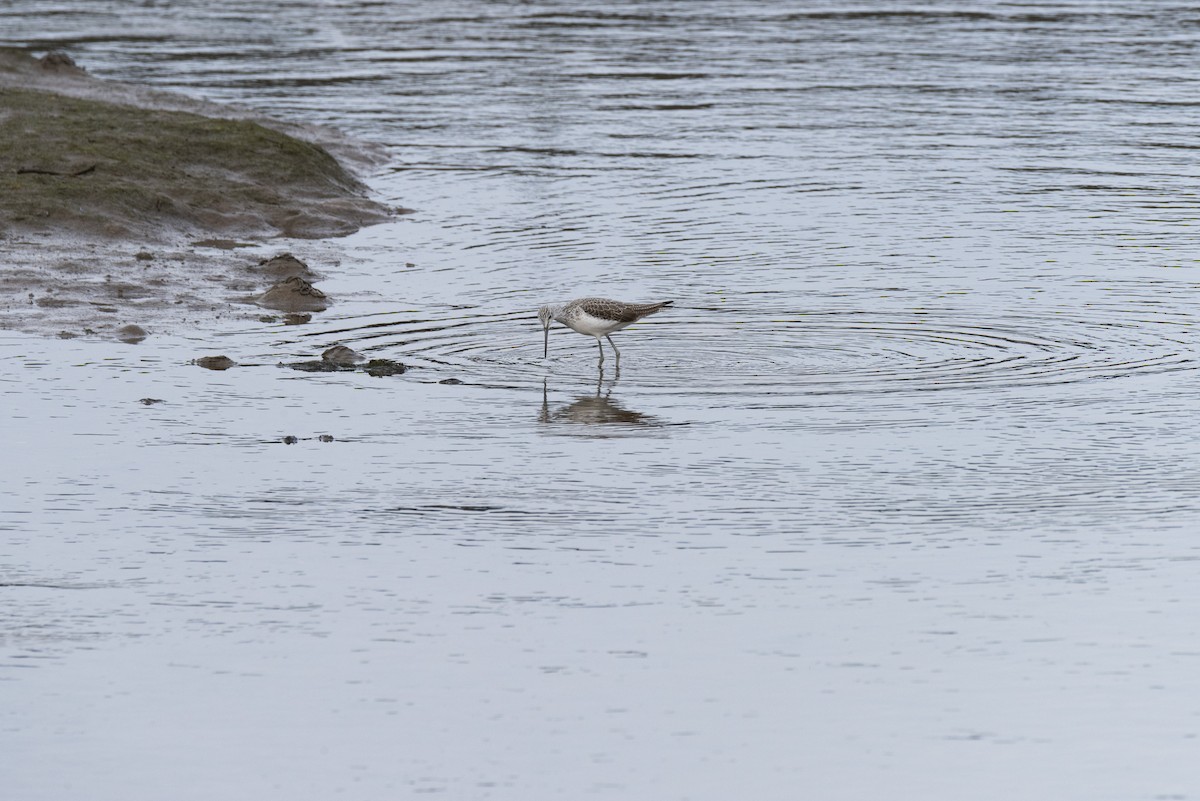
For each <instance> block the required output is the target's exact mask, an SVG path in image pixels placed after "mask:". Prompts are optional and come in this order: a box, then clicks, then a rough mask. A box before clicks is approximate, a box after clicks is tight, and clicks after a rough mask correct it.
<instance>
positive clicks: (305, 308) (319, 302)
mask: <svg viewBox="0 0 1200 801" xmlns="http://www.w3.org/2000/svg"><path fill="white" fill-rule="evenodd" d="M254 302H255V303H257V304H258V305H259V306H264V307H266V308H268V309H279V310H280V311H285V312H314V311H325V310H326V309H327V308H329V301H328V300H327V299H326V297H325V293H324V292H322V291H321V290H319V289H317V288H316V287H315V286H313V285H312V284H310V283H309V282H308V281H305V280H304V279H303V278H301V277H300V276H298V275H293V276H290V277H289V278H285V279H284V280H282V281H280V282H279V283H278V284H276V285H275V286H273V287H271V288H270V289H268V290H267V291H266V292H264V293H262V294H261V295H259V296H258V297H257V298H255V301H254Z"/></svg>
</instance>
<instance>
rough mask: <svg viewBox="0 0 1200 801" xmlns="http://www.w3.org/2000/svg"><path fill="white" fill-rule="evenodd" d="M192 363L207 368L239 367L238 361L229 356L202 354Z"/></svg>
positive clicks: (225, 368) (226, 368)
mask: <svg viewBox="0 0 1200 801" xmlns="http://www.w3.org/2000/svg"><path fill="white" fill-rule="evenodd" d="M192 364H194V365H196V366H197V367H203V368H204V369H205V370H228V369H229V368H230V367H237V362H235V361H234V360H233V359H231V358H229V357H228V356H201V357H200V358H199V359H195V360H194V361H193V362H192Z"/></svg>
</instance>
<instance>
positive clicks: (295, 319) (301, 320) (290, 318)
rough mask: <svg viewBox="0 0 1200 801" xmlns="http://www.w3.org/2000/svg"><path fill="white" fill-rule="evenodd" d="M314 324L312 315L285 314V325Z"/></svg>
mask: <svg viewBox="0 0 1200 801" xmlns="http://www.w3.org/2000/svg"><path fill="white" fill-rule="evenodd" d="M308 322H312V315H311V314H285V315H284V316H283V324H284V325H304V324H305V323H308Z"/></svg>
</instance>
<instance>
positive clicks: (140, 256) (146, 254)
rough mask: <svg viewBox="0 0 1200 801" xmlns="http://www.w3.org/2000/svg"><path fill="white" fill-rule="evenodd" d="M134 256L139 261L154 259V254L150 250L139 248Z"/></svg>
mask: <svg viewBox="0 0 1200 801" xmlns="http://www.w3.org/2000/svg"><path fill="white" fill-rule="evenodd" d="M133 257H134V258H135V259H137V260H138V261H154V254H153V253H151V252H150V251H148V250H139V251H138V252H137V253H135V254H133Z"/></svg>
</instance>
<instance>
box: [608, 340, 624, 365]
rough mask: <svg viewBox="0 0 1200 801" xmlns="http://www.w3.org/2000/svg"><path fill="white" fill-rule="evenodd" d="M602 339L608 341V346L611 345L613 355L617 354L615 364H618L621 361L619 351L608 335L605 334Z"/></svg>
mask: <svg viewBox="0 0 1200 801" xmlns="http://www.w3.org/2000/svg"><path fill="white" fill-rule="evenodd" d="M604 338H605V339H607V340H608V344H610V345H612V348H613V353H615V354H617V363H618V364H619V363H620V361H621V351H619V350H617V343H616V342H613V341H612V337H611V336H609V335H608V334H605V335H604Z"/></svg>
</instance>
